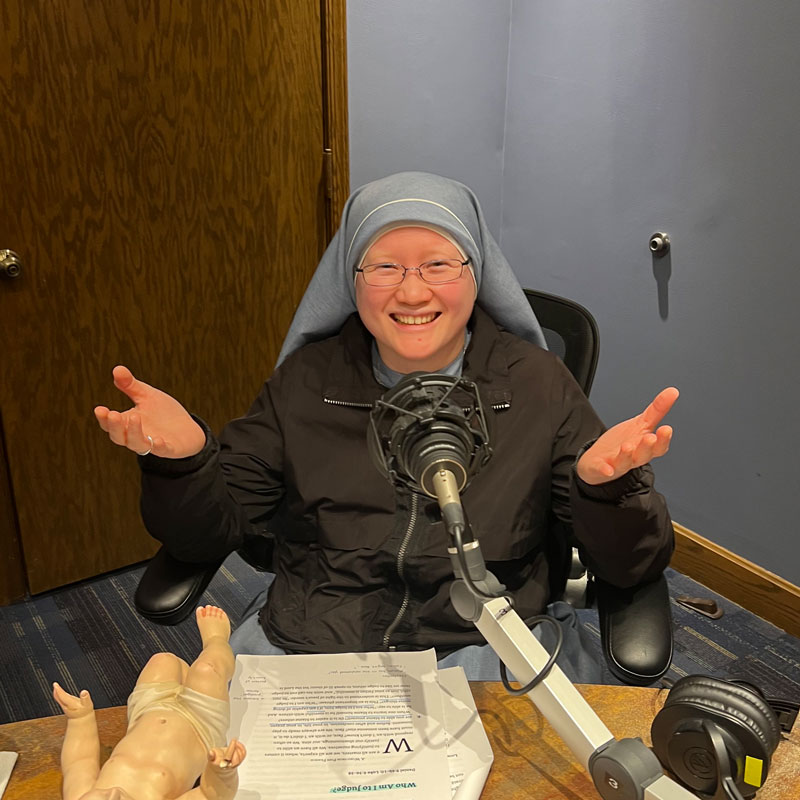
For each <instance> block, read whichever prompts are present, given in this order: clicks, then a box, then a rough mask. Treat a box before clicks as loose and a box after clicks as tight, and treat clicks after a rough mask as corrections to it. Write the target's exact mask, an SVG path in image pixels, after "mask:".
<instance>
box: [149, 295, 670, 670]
mask: <svg viewBox="0 0 800 800" xmlns="http://www.w3.org/2000/svg"><path fill="white" fill-rule="evenodd" d="M471 325H472V332H473V333H472V339H471V341H470V345H469V347H468V349H467V352H466V355H465V360H464V368H463V375H464V377H466V378H469V379H471V380H473V381H475V382H476V383H477V385H478V387H479V391H480V393H481V398H482V401H483V404H484V407H485V409H486V411H487V415H488V417H489V418H490V419H489V423H490V433H491V445H492V449H493V451H494V452H493V457H492V460H491V461H490V462H489V464H488V465H487V466H486V467H484V468H483V470H482V471H481V472H480V473H479V474H478V475H477V476H476V477H475V479H474V480H473V481H472V483H471V485H470V486H469V487H468V489H467V491H466V492H465V493H464V497H463V504H464V507H465V509H466V512H467V516H468V518H469V521H470V523H471V525H472V529H473V532H474V534H475V535H476V536H477V537H478V539H479V541H480V543H481V547H482V550H483V554H484V557H485V558H486V561H487V566H488V567H489V569H490V570H491V571H492V572H494V574H495V575H496V576H497V577H498V578H499V580H500V581H501V582H502V583H504V584H505V585H506V586H507V588H508V589H509V590H510V591H511V592H512V594H513V595H514V598H515V602H516V608H517V610H518V612H519V613H520V615H521V616H523V617H527V616H532V615H534V614H537V613H540V612H541V611H542V609H543V608H544V606H545V605H546V603H547V602H548V599H549V595H550V591H551V589H550V585H549V583H550V580H549V572H548V563H547V552H548V534H549V532H550V531H551V529H552V528H553V524H554V522H555V520H556V519H560V520H562V521H564V522H567V523H571V524H572V527H573V530H574V533H575V536H576V537H577V539H578V541H579V543H580V547H581V549H582V551H583V555H584V558H585V560H586V561H587V562H588V566H589V567H590V568H591V569H592V571H593V572H594V573H595V574H596V575H597V576H599V577H602V578H604V579H606V580H608V581H609V582H611V583H615V584H617V585H632V584H634V583H638V582H639V581H641V580H642V579H645V578H647V577H655V576H656V575H657V574H658V573H660V572H661V571H662V570H663V569H664V567H665V566H666V565H667V564H668V562H669V558H670V554H671V552H672V525H671V522H670V519H669V515H668V513H667V509H666V505H665V503H664V499H663V498H662V497H661V495H659V494H658V493H657V492H655V490H654V489H653V488H652V472H651V470H650V469H649V467H646V468H641V469H637V470H633V471H631V472H629V473H628V474H627V475H624V476H623V477H621V478H618V479H617V480H615V481H612V482H610V483H607V484H604V485H602V486H588V485H586V484H584V483H583V482H582V481H581V480H580V479H579V478H577V476H576V475H575V472H574V462H575V458H576V455H577V454H578V451H579V450H580V448H581V447H582V446H583V445H585V444H586V443H587V442H589V441H591V440H593V439H595V438H596V437H597V436H598V435H600V433H602V431H603V426H602V424H601V422H600V420H599V419H598V418H597V415H596V414H595V413H594V411H593V410H592V408H591V406H590V405H589V402H588V401H587V400H586V398H585V397H584V395H583V393H582V392H581V390H580V388H579V387H578V386H577V384H576V383H575V381H574V380H573V379H572V376H571V375H570V374H569V372H568V371H567V369H566V368H565V367H564V365H563V363H562V362H561V361H560V360H559V359H558V358H556V357H555V356H554V355H552V354H551V353H548V352H547V351H545V350H542V349H540V348H538V347H536V346H535V345H531V344H528V343H527V342H524V341H523V340H521V339H519V338H518V337H516V336H514V335H512V334H510V333H507V332H505V331H502V330H500V329H498V328H497V326H496V325H495V324H494V323H493V322H492V320H491V319H490V318H489V317H488V316H487V315H486V314H485V313H484V312H483V311H481V309H479V308H476V310H475V313H474V315H473V319H472V323H471ZM370 346H371V337H370V335H369V333H368V332H367V331H366V329H365V328H364V327H363V325H362V324H361V322H360V320H359V319H358V317H357V316H356V315H354V316H353V317H351V318H350V319H349V320H348V322H347V323H346V324H345V326H344V328H343V329H342V331H341V333H340V334H339V335H337V336H335V337H333V338H331V339H327V340H325V341H323V342H319V343H316V344H311V345H307V346H305V347H303V348H302V349H300V350H299V351H297V352H295V353H294V354H293V355H292V356H290V357H289V358H288V359H287V360H286V361H285V362H284V363H283V364H282V365H281V367H280V368H279V369H278V370H276V372H275V374H274V375H273V376H272V378H270V380H269V381H267V383H266V384H265V385H264V387H263V388H262V390H261V392H260V394H259V396H258V397H257V399H256V401H255V403H254V404H253V406H252V408H251V410H250V412H249V413H248V415H247V416H245V417H242V418H240V419H237V420H234V421H233V422H231V423H229V424H228V425H227V426H226V427H225V429H224V431H223V432H222V434H221V436H220V438H219V440H217V439H216V438H214V436H213V435H212V434H211V433H210V432H208V440H207V443H206V447H205V448H204V450H203V451H202V452H201V453H199V454H198V455H196V456H193V457H191V458H187V459H181V460H177V461H170V460H167V459H160V458H156V457H153V456H147V457H145V458H143V459H141V463H142V469H143V494H142V513H143V517H144V520H145V523H146V525H147V528H148V530H149V531H150V533H151V534H152V535H153V536H154V537H155V538H157V539H159V540H161V541H162V542H164V543H165V544H166V545H167V547H168V549H169V550H170V552H172V553H173V555H175V556H176V557H178V558H182V559H184V560H188V561H203V560H211V559H213V558H216V557H221V556H223V555H225V554H227V553H229V552H231V551H233V550H235V549H237V548H238V547H240V546H241V545H242V543H243V542H244V540H245V537H249V536H258V535H264V534H266V533H267V531H271V532H272V535H274V538H275V551H274V561H273V567H274V570H275V572H276V576H277V577H276V579H275V581H274V583H273V584H272V588H271V589H270V594H269V600H268V603H267V606H266V607H265V608H264V609H263V611H262V613H261V623H262V626H263V627H264V630H265V632H266V635H267V637H268V639H269V640H270V642H272V643H273V644H275V645H277V646H279V647H283V648H285V649H287V650H289V651H292V652H316V653H325V652H346V651H366V650H381V649H386V648H387V647H397V648H398V649H409V648H410V649H420V648H426V647H431V646H435V647H436V648H437V649H438V650H439V652H440V655H441V654H443V653H446V652H449V651H452V650H454V649H456V648H458V647H461V646H464V645H466V644H473V643H482V641H483V640H482V638H481V636H480V634H479V633H478V632H477V630H476V629H475V628H474V626H473V625H472V623H469V622H464V621H463V620H462V619H460V618H459V617H458V616H457V615H456V613H455V611H454V610H453V608H452V606H451V604H450V599H449V587H450V584H451V581H452V567H451V564H450V560H449V557H448V555H447V539H446V535H445V532H444V529H443V525H442V523H441V522H440V521H438V506H437V504H436V502H435V501H432V500H431V499H430V498H427V497H425V496H421V495H416V494H413V493H411V492H408V491H399V492H395V491H394V490H393V488H392V487H391V486H390V485H389V483H388V481H387V480H386V479H385V478H383V477H382V476H381V475H380V474H379V472H378V470H377V469H376V468H375V466H374V465H373V464H372V462H371V460H370V458H369V455H368V452H367V445H366V431H367V425H368V420H369V411H370V408H371V407H372V405H373V403H374V402H375V400H377V399H378V398H379V397H380V396H381V395H382V394H383V392H384V391H385V390H384V389H383V388H382V387H381V386H380V385H379V384H378V383H377V382H376V381H375V379H374V377H373V373H372V367H371V357H370ZM276 512H277V514H276Z"/></svg>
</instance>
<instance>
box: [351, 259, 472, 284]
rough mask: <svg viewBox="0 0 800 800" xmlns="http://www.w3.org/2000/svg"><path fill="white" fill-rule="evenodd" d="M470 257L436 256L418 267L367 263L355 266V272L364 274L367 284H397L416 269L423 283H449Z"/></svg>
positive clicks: (456, 276)
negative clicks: (363, 265) (464, 259)
mask: <svg viewBox="0 0 800 800" xmlns="http://www.w3.org/2000/svg"><path fill="white" fill-rule="evenodd" d="M469 262H470V259H467V260H466V261H459V260H458V259H457V258H437V259H436V260H435V261H426V262H425V263H424V264H420V265H419V266H418V267H404V266H403V265H402V264H367V266H366V267H357V268H356V272H360V273H361V274H362V275H363V276H364V283H366V284H367V285H368V286H397V285H398V284H401V283H402V282H403V279H404V278H405V277H406V273H407V272H411V271H412V270H416V271H417V272H418V273H419V276H420V278H422V280H424V281H425V283H449V282H450V281H455V280H458V279H459V278H460V277H461V275H462V274H463V272H464V267H466V266H467V264H469Z"/></svg>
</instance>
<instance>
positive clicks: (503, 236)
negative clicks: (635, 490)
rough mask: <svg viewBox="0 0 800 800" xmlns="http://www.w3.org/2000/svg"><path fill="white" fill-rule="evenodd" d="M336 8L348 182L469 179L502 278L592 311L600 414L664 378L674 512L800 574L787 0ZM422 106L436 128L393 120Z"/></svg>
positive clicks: (624, 411) (799, 275)
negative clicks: (402, 176)
mask: <svg viewBox="0 0 800 800" xmlns="http://www.w3.org/2000/svg"><path fill="white" fill-rule="evenodd" d="M348 16H349V21H348V25H349V42H348V48H349V59H350V125H351V151H350V159H351V165H352V185H353V186H357V185H359V184H360V183H363V182H364V181H366V180H370V179H372V178H374V177H378V176H379V175H382V174H386V173H388V172H392V171H395V170H398V169H428V170H431V171H434V172H441V173H443V174H447V175H451V176H453V177H457V178H459V179H461V180H463V181H464V182H466V183H469V184H471V185H472V186H473V188H474V189H475V190H476V192H477V193H478V196H479V197H480V199H481V201H482V203H483V204H484V205H485V206H486V210H487V215H488V218H489V220H490V224H491V225H492V227H493V230H494V231H495V233H496V234H497V235H499V238H500V242H501V245H502V247H503V250H504V252H505V253H506V255H507V256H508V258H509V260H510V261H511V263H512V265H514V267H515V270H516V271H517V274H518V276H519V278H520V280H521V282H522V283H523V284H525V285H528V286H535V287H537V288H541V289H544V290H546V291H551V292H555V293H559V294H564V295H567V296H569V297H573V298H575V299H577V300H579V301H580V302H583V303H584V304H585V305H587V306H588V307H589V308H590V309H591V311H592V312H593V313H594V314H595V316H596V317H597V320H598V323H599V325H600V331H601V343H602V344H601V346H602V352H601V359H600V365H599V369H598V374H597V378H596V382H595V387H594V389H593V390H592V400H593V403H594V405H595V406H596V408H597V409H598V411H599V412H600V414H601V415H602V416H603V418H604V419H606V421H607V422H609V423H613V422H615V421H617V420H619V419H622V418H624V417H626V416H629V415H630V414H632V413H635V412H636V411H638V410H640V408H641V407H642V406H643V405H644V404H645V403H646V402H647V401H648V400H649V398H650V397H651V396H652V395H653V394H654V393H655V392H656V391H657V390H658V389H659V388H661V387H662V386H665V385H669V384H674V385H676V386H678V387H679V388H680V389H681V392H682V396H681V399H680V400H679V403H678V406H677V407H676V408H675V409H674V411H673V413H672V414H671V415H670V418H669V421H670V422H671V423H672V424H673V425H674V427H675V430H676V435H675V441H674V445H673V448H672V450H671V451H670V453H669V455H668V456H667V457H666V458H665V459H662V460H660V461H659V462H658V463H657V465H656V469H657V476H658V485H659V488H660V489H661V490H662V491H663V492H664V493H665V494H666V496H667V498H668V500H669V504H670V509H671V511H672V514H673V517H674V518H675V520H676V521H678V522H680V523H682V524H684V525H686V526H687V527H689V528H691V529H693V530H695V531H697V532H698V533H699V534H701V535H702V536H705V537H707V538H709V539H711V540H713V541H715V542H717V543H719V544H720V545H722V546H723V547H726V548H728V549H730V550H732V551H734V552H736V553H738V554H740V555H742V556H743V557H745V558H747V559H749V560H751V561H753V562H755V563H757V564H760V565H761V566H763V567H765V568H767V569H769V570H772V571H773V572H775V573H777V574H779V575H781V576H782V577H784V578H786V579H788V580H790V581H792V582H793V583H796V584H800V545H798V544H797V537H796V535H795V529H796V527H797V522H796V517H797V511H796V508H795V504H796V498H797V497H798V496H800V479H798V477H797V475H798V473H797V470H796V467H795V463H796V456H795V447H796V445H797V443H798V442H800V423H798V415H797V414H796V413H795V409H794V403H793V401H794V392H793V391H792V390H793V389H795V387H796V385H797V381H796V380H795V379H794V377H793V375H792V372H793V367H794V365H795V364H796V363H797V360H798V359H797V354H798V347H797V344H796V336H795V335H794V330H790V324H791V323H793V322H794V320H795V318H796V316H797V310H796V306H797V304H798V300H800V270H798V268H797V267H798V264H797V262H798V257H797V256H796V255H795V252H794V248H793V244H794V240H795V224H794V223H795V221H796V219H797V216H798V211H799V210H800V202H798V189H797V187H798V185H800V158H799V157H798V154H797V143H798V141H800V137H798V135H797V133H798V130H797V129H798V125H799V124H800V108H799V107H798V101H797V99H796V97H797V94H798V92H797V89H796V86H795V83H796V80H797V76H798V75H800V55H798V48H797V47H796V40H797V39H798V37H799V36H800V5H798V4H796V3H793V2H791V1H790V0H782V1H781V2H778V1H777V0H766V1H765V2H761V3H757V4H756V3H753V2H748V1H746V0H704V2H702V3H698V2H696V0H669V2H666V0H607V1H606V2H594V3H588V2H582V1H581V0H559V2H547V0H527V1H525V0H517V1H516V2H503V3H493V2H492V3H488V2H478V1H477V0H476V1H475V2H454V1H452V2H436V3H429V2H421V1H418V0H406V2H403V3H393V2H390V1H389V0H385V1H384V2H376V1H375V0H373V2H368V1H367V0H349V2H348ZM509 22H510V25H509ZM409 42H410V43H411V44H409ZM443 43H446V45H445V46H444V47H442V45H443ZM451 48H452V50H451ZM443 52H446V53H447V54H448V56H447V57H443V56H442V53H443ZM451 53H454V54H455V55H453V56H451V55H450V54H451ZM380 56H382V58H381V57H380ZM434 112H436V114H437V116H442V115H444V116H445V117H447V118H448V119H449V118H451V117H452V118H457V119H458V125H457V126H456V127H455V128H454V129H453V132H452V134H451V135H447V134H448V132H446V131H443V132H442V133H441V135H436V134H434V133H433V132H432V131H427V132H425V133H424V134H422V135H412V130H411V127H409V123H408V122H407V121H408V120H410V119H419V118H420V117H426V116H429V115H430V114H431V113H434ZM501 115H502V116H501ZM390 117H394V118H397V119H400V120H402V122H401V123H400V124H399V125H397V126H394V125H391V126H390V125H387V124H386V121H387V120H388V119H389V118H390ZM658 229H661V230H666V231H668V232H669V233H670V235H671V237H672V242H673V248H672V252H671V255H670V257H669V258H668V259H665V260H663V261H654V260H653V259H652V258H651V257H650V254H649V251H648V248H647V241H648V238H649V236H650V234H651V233H652V232H653V231H655V230H658Z"/></svg>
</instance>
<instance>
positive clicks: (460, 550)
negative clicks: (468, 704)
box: [449, 525, 564, 697]
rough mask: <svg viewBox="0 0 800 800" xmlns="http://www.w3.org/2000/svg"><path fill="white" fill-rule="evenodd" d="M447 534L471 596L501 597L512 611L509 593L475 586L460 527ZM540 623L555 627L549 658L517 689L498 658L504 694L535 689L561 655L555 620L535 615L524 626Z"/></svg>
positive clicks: (561, 639)
mask: <svg viewBox="0 0 800 800" xmlns="http://www.w3.org/2000/svg"><path fill="white" fill-rule="evenodd" d="M449 532H450V535H451V536H452V537H453V544H454V545H455V548H456V558H457V559H458V565H459V567H460V568H461V579H462V580H463V581H464V583H465V584H466V585H467V588H468V589H469V590H470V592H472V594H474V595H475V596H476V597H480V598H482V599H483V600H495V599H496V598H498V597H502V598H504V599H505V601H506V602H507V603H508V606H509V608H510V609H513V608H514V598H513V597H512V596H511V594H510V593H504V594H490V593H489V592H485V591H483V589H481V588H480V587H478V586H476V584H475V582H474V581H473V580H472V578H471V577H470V574H469V567H468V566H467V559H466V557H465V555H464V541H463V539H462V537H461V534H462V526H461V525H453V526H451V527H450V530H449ZM542 622H546V623H548V624H549V625H552V626H554V627H555V634H556V643H555V645H554V646H553V651H552V653H551V654H550V658H548V659H547V661H546V662H545V665H544V667H542V669H541V671H540V672H539V674H538V675H536V676H535V677H534V678H533V679H532V680H531V681H529V682H528V683H526V684H525V685H524V686H520V687H519V688H517V689H515V688H514V687H513V686H512V685H511V683H510V682H509V680H508V673H507V671H506V665H505V664H504V663H503V659H502V658H500V657H499V656H498V659H497V660H498V661H499V663H500V680H501V682H502V684H503V687H504V688H505V690H506V692H507V693H508V694H510V695H513V696H514V697H519V696H520V695H523V694H528V692H530V691H532V690H533V689H535V688H536V687H537V686H538V685H539V684H540V683H541V682H542V681H543V680H544V679H545V678H546V677H547V676H548V675H549V674H550V670H551V669H552V668H553V666H554V665H555V663H556V659H557V658H558V656H559V655H560V654H561V648H562V646H563V644H564V631H563V630H562V629H561V625H560V624H559V622H558V620H557V619H554V618H553V617H549V616H548V615H547V614H537V615H536V616H535V617H530V618H529V619H526V620H525V624H526V625H527V626H528V628H532V627H535V626H536V625H539V624H541V623H542Z"/></svg>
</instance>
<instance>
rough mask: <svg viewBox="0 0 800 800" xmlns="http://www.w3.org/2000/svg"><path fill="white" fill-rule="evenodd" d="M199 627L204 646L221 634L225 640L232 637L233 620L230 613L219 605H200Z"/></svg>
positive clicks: (198, 613) (198, 610)
mask: <svg viewBox="0 0 800 800" xmlns="http://www.w3.org/2000/svg"><path fill="white" fill-rule="evenodd" d="M196 615H197V629H198V630H199V631H200V639H201V640H202V642H203V647H206V645H208V643H209V642H210V641H211V640H212V639H214V638H216V637H218V636H220V637H222V639H224V641H226V642H227V641H228V639H230V637H231V622H230V620H229V619H228V615H227V614H226V613H225V612H224V611H223V610H222V609H221V608H217V606H200V608H198V609H197V612H196Z"/></svg>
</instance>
